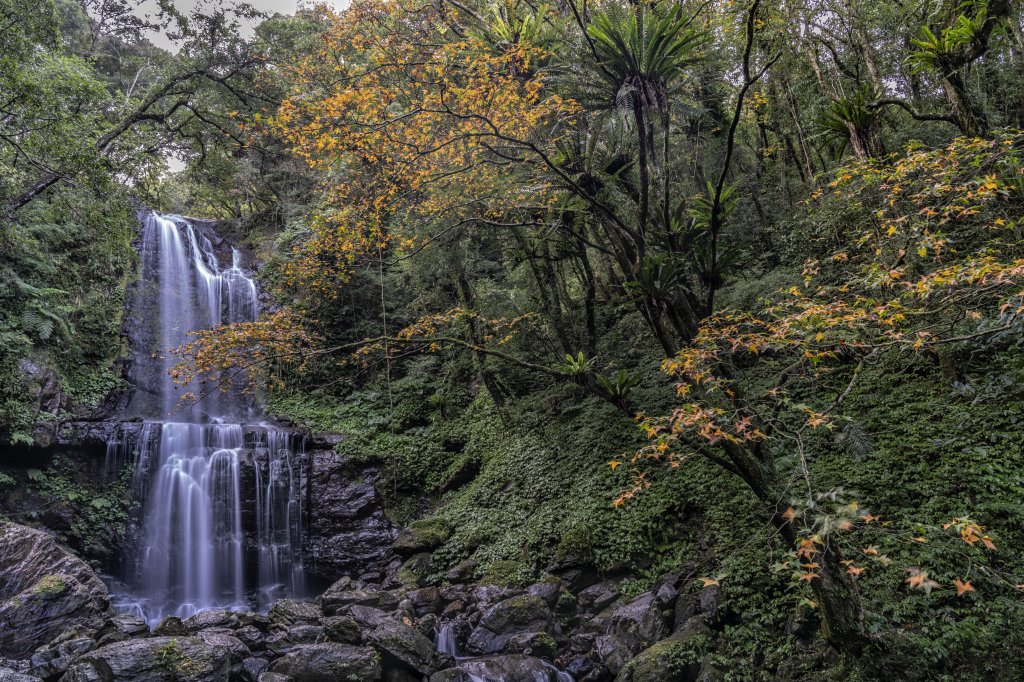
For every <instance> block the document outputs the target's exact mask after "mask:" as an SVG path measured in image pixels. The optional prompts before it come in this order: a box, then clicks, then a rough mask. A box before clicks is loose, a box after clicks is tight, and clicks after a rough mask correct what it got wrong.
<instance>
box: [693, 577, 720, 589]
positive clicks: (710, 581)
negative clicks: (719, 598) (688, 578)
mask: <svg viewBox="0 0 1024 682" xmlns="http://www.w3.org/2000/svg"><path fill="white" fill-rule="evenodd" d="M698 580H700V583H701V587H718V586H719V585H721V583H720V582H719V580H720V579H719V578H698Z"/></svg>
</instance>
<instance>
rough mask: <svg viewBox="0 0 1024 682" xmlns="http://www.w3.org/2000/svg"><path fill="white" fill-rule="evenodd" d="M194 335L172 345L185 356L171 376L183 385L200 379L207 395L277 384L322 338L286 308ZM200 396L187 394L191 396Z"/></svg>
mask: <svg viewBox="0 0 1024 682" xmlns="http://www.w3.org/2000/svg"><path fill="white" fill-rule="evenodd" d="M192 335H193V339H192V340H191V341H189V342H188V343H186V344H185V345H183V346H181V347H179V348H177V349H175V350H174V353H175V354H176V355H177V356H178V357H179V358H181V361H180V362H179V363H178V364H177V365H176V366H175V367H174V368H173V369H172V370H171V377H172V378H173V379H174V381H175V383H177V384H179V385H189V384H192V383H193V382H197V383H199V385H200V386H202V387H203V390H204V395H205V394H209V393H211V392H213V391H217V390H227V389H228V388H230V387H232V386H236V385H238V386H244V387H245V388H247V389H250V390H251V389H252V388H256V387H268V386H269V387H275V386H279V385H280V381H281V379H280V377H281V376H282V374H283V370H284V368H289V369H290V370H292V371H301V370H302V368H303V367H304V365H305V363H306V362H307V361H308V359H309V358H310V357H311V356H313V355H315V354H316V352H317V351H316V350H315V349H316V347H317V343H318V339H316V338H315V337H314V335H313V334H311V333H310V332H309V331H307V330H306V328H305V326H304V325H303V322H302V319H301V318H300V317H299V316H298V315H296V314H295V313H292V312H289V311H287V310H278V311H275V312H271V313H268V314H264V315H262V316H261V317H260V318H259V319H257V320H255V321H253V322H239V323H236V324H231V325H225V326H222V327H215V328H213V329H206V330H201V331H197V332H193V334H192ZM202 397H203V396H202V395H199V396H185V398H186V399H191V400H201V399H202Z"/></svg>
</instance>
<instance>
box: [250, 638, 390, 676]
mask: <svg viewBox="0 0 1024 682" xmlns="http://www.w3.org/2000/svg"><path fill="white" fill-rule="evenodd" d="M269 672H271V673H275V674H277V675H284V676H285V678H286V679H288V680H291V682H336V681H337V680H360V681H361V682H373V681H374V680H380V679H381V677H382V671H381V666H380V656H379V655H378V654H377V652H375V651H374V650H373V649H370V648H367V647H357V646H352V645H350V644H338V643H334V642H328V643H323V644H309V645H304V646H299V647H296V648H295V649H294V650H293V651H291V652H290V653H289V654H288V655H286V656H284V657H283V658H279V659H278V660H276V661H274V662H273V663H272V664H271V665H270V670H269ZM265 677H266V674H264V676H263V677H261V678H260V679H261V680H262V679H265Z"/></svg>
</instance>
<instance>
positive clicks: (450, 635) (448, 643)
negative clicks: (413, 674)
mask: <svg viewBox="0 0 1024 682" xmlns="http://www.w3.org/2000/svg"><path fill="white" fill-rule="evenodd" d="M435 643H436V645H437V650H438V651H439V652H440V653H442V654H448V655H449V656H451V657H452V658H458V656H459V645H458V643H456V641H455V626H454V625H452V624H451V623H445V624H444V625H442V626H441V627H439V628H438V629H437V640H436V642H435Z"/></svg>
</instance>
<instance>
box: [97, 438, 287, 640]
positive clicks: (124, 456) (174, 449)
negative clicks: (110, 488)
mask: <svg viewBox="0 0 1024 682" xmlns="http://www.w3.org/2000/svg"><path fill="white" fill-rule="evenodd" d="M126 433H128V434H131V432H130V431H129V432H126ZM107 459H108V469H110V470H112V471H113V470H116V469H118V468H119V465H120V464H122V463H127V462H128V461H131V462H133V463H134V469H135V471H134V482H133V488H134V495H135V498H136V499H137V500H140V501H141V504H140V508H139V511H138V515H137V517H136V524H137V527H138V535H139V543H138V546H137V549H136V553H135V556H134V557H133V560H132V561H131V562H129V567H130V569H129V571H128V574H127V575H125V576H124V577H125V582H126V583H127V585H128V588H129V592H130V595H128V596H126V597H125V598H124V599H123V600H122V601H123V604H122V607H123V608H125V609H126V610H131V611H134V612H136V613H139V614H140V615H142V616H143V617H145V619H146V620H147V621H149V622H150V623H155V622H158V621H159V620H160V619H161V618H163V617H164V616H166V615H176V616H179V617H183V618H184V617H188V616H190V615H192V614H194V613H196V612H198V611H200V610H203V609H208V608H213V607H227V608H245V607H263V606H265V605H266V604H268V603H269V602H270V601H272V600H273V599H276V598H279V597H281V596H285V595H287V596H301V595H302V594H303V593H304V591H305V590H304V584H305V580H304V571H303V566H302V559H301V556H302V529H303V518H302V511H303V508H304V505H303V497H302V486H301V481H302V479H303V471H302V462H303V458H302V439H301V438H300V437H298V436H296V435H295V434H292V433H290V432H287V431H282V430H278V429H275V428H273V427H269V426H268V427H257V428H252V427H246V429H245V431H243V427H242V425H241V424H226V423H211V424H192V423H180V422H166V423H165V422H146V423H144V424H143V426H142V429H141V431H139V432H138V433H137V442H134V440H133V439H132V438H131V437H130V435H124V436H122V437H120V438H118V439H115V440H112V441H111V443H110V445H109V446H108V457H107Z"/></svg>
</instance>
